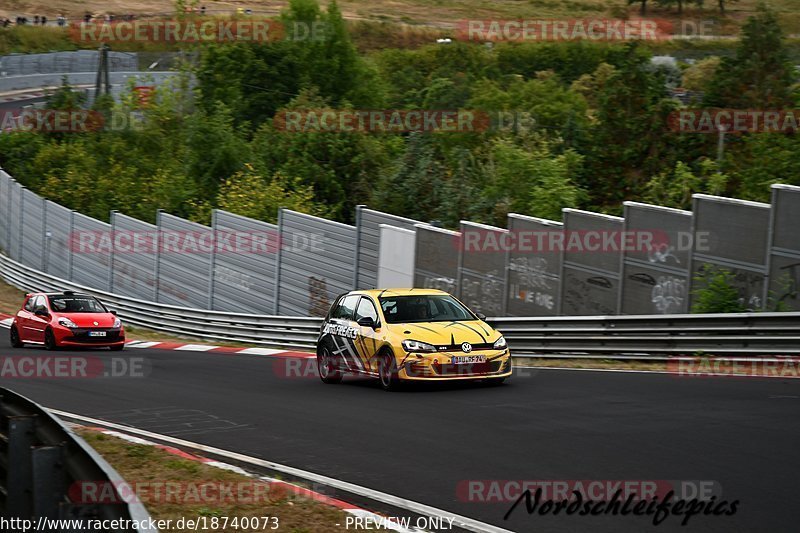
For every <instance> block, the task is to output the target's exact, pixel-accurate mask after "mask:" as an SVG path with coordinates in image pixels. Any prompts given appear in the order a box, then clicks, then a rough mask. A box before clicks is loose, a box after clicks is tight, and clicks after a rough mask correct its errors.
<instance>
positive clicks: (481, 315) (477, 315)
mask: <svg viewBox="0 0 800 533" xmlns="http://www.w3.org/2000/svg"><path fill="white" fill-rule="evenodd" d="M475 316H476V317H478V319H480V320H486V315H484V314H483V313H475Z"/></svg>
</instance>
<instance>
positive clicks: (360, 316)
mask: <svg viewBox="0 0 800 533" xmlns="http://www.w3.org/2000/svg"><path fill="white" fill-rule="evenodd" d="M485 318H486V317H484V316H483V315H480V314H476V313H473V312H472V311H471V310H470V309H469V308H467V307H466V306H465V305H464V304H462V303H461V302H460V301H458V300H457V299H456V298H454V297H453V296H451V295H450V294H448V293H446V292H443V291H439V290H434V289H384V290H380V289H374V290H364V291H352V292H348V293H346V294H343V295H341V296H339V297H338V298H337V299H336V301H335V302H334V303H333V305H332V306H331V309H330V311H328V315H327V316H326V317H325V320H324V322H323V324H322V328H321V330H320V335H319V338H318V340H317V367H318V370H319V375H320V378H321V379H322V381H323V382H325V383H339V382H340V381H341V380H342V376H343V375H344V374H356V375H366V376H373V377H377V378H379V379H380V382H381V386H382V387H383V388H384V389H386V390H393V389H396V388H397V387H398V386H399V385H400V384H401V383H403V382H410V381H443V380H448V381H449V380H485V381H488V382H491V383H497V384H500V383H503V381H504V380H505V379H506V378H507V377H509V376H510V375H511V373H512V369H511V353H510V352H509V349H508V345H507V344H506V340H505V339H504V338H503V336H502V335H500V333H498V332H497V331H495V330H494V329H493V328H492V327H491V326H489V325H488V324H487V323H486V322H485V321H484V319H485Z"/></svg>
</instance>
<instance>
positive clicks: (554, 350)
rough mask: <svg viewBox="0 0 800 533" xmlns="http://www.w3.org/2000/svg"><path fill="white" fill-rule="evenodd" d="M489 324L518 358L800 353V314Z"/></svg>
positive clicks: (496, 321)
mask: <svg viewBox="0 0 800 533" xmlns="http://www.w3.org/2000/svg"><path fill="white" fill-rule="evenodd" d="M490 322H491V324H492V326H494V327H496V328H497V329H498V330H500V331H502V332H503V335H505V337H506V339H507V340H508V344H509V346H510V347H511V350H512V353H514V355H515V356H528V357H535V356H536V357H538V356H542V355H544V356H545V357H547V356H553V355H556V354H557V355H558V356H559V357H564V356H569V355H570V354H577V355H578V356H579V357H598V358H602V357H606V356H603V355H601V354H614V355H617V356H619V357H620V358H625V359H633V358H636V359H649V358H652V359H663V358H664V357H663V356H674V355H688V356H692V355H699V354H705V355H751V356H752V355H757V356H764V355H798V354H800V313H797V312H792V313H730V314H728V313H725V314H697V315H685V314H684V315H645V316H587V317H572V316H570V317H550V318H493V319H491V320H490ZM587 354H588V355H587ZM626 354H627V355H626ZM634 355H635V356H636V357H633V356H634ZM656 355H661V356H662V357H656Z"/></svg>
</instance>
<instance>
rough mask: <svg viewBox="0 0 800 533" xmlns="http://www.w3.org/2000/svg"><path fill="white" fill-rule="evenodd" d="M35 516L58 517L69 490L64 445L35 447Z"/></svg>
mask: <svg viewBox="0 0 800 533" xmlns="http://www.w3.org/2000/svg"><path fill="white" fill-rule="evenodd" d="M31 458H32V460H33V469H32V470H33V516H35V517H45V518H52V519H56V518H58V514H59V510H58V507H59V505H60V504H61V502H62V501H64V494H66V492H67V481H66V479H67V475H66V472H65V469H64V467H65V465H64V445H63V444H60V445H58V446H37V447H35V448H33V453H32V457H31Z"/></svg>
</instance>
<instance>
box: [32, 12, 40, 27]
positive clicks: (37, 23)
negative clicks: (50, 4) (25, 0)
mask: <svg viewBox="0 0 800 533" xmlns="http://www.w3.org/2000/svg"><path fill="white" fill-rule="evenodd" d="M33 25H34V26H38V25H39V15H34V16H33Z"/></svg>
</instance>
